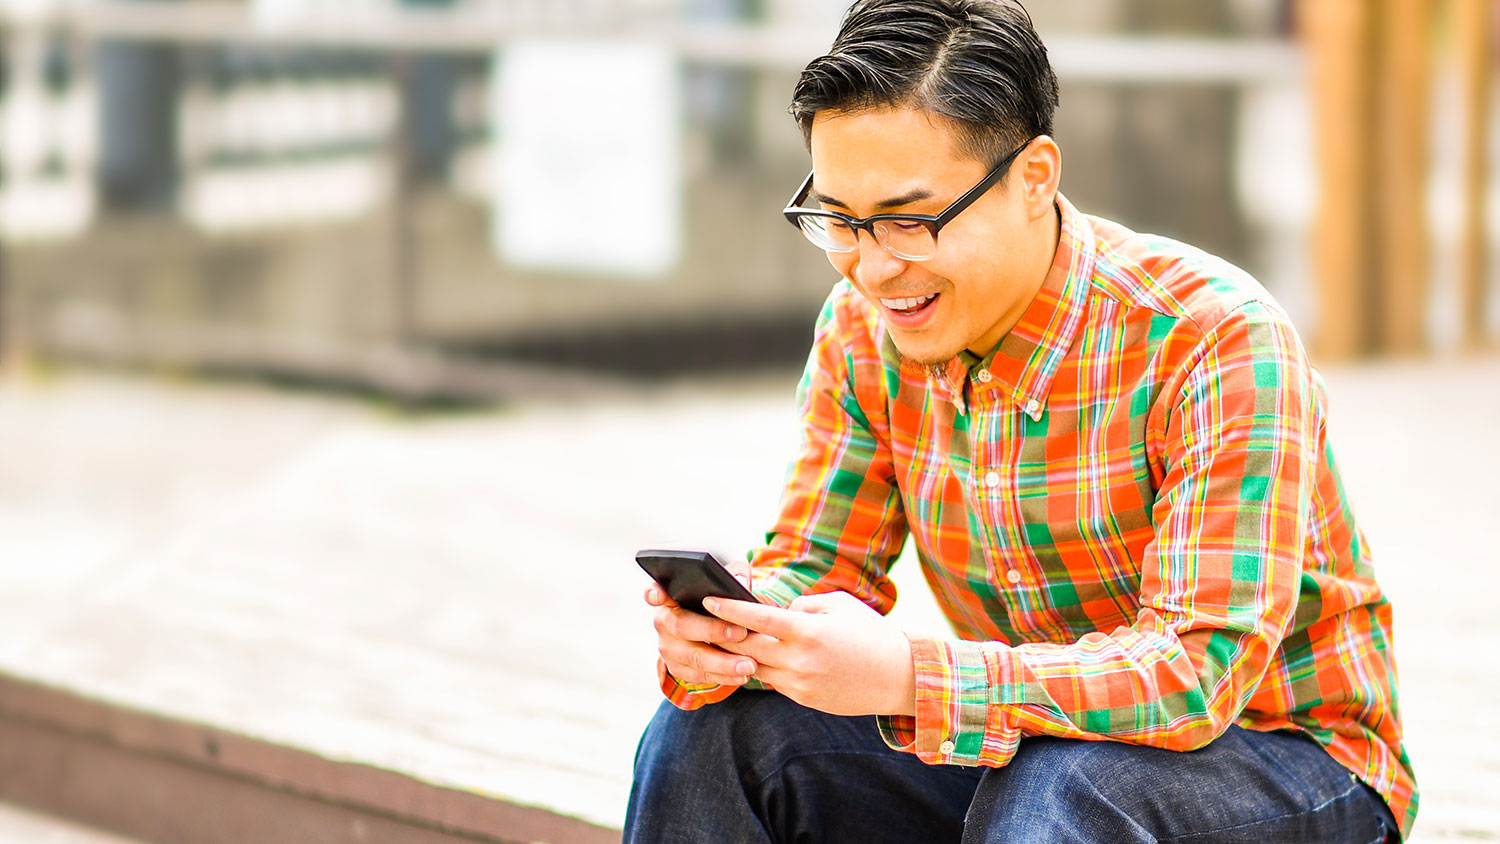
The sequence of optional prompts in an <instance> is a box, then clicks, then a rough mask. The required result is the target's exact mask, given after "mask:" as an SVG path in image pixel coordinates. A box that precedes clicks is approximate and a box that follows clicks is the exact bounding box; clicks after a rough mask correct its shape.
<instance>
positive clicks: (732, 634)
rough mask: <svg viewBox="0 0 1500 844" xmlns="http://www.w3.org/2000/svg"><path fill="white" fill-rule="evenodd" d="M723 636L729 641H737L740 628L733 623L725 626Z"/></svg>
mask: <svg viewBox="0 0 1500 844" xmlns="http://www.w3.org/2000/svg"><path fill="white" fill-rule="evenodd" d="M724 638H725V639H728V640H729V641H731V642H738V641H739V640H740V629H739V628H738V627H735V626H734V625H733V624H730V625H727V626H725V628H724Z"/></svg>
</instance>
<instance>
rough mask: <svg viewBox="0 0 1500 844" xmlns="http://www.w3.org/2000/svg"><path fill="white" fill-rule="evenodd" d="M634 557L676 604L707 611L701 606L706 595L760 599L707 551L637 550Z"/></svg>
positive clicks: (696, 610) (756, 601) (755, 600)
mask: <svg viewBox="0 0 1500 844" xmlns="http://www.w3.org/2000/svg"><path fill="white" fill-rule="evenodd" d="M635 561H636V562H637V563H639V564H640V566H641V568H643V569H645V570H646V574H649V575H651V579H652V580H655V581H656V582H657V583H658V584H659V585H660V586H661V588H662V591H664V592H666V593H667V596H668V597H670V598H671V599H672V600H674V601H676V602H677V605H678V606H680V607H682V608H683V609H686V610H692V611H693V612H695V613H700V614H702V615H708V614H709V613H708V612H707V611H705V610H704V609H703V599H704V598H709V597H713V598H729V599H731V600H735V601H750V602H752V603H759V602H760V601H759V599H758V598H756V597H755V596H754V595H753V594H751V593H750V590H749V589H746V588H745V584H743V583H740V582H739V580H737V579H735V576H734V575H732V574H730V573H729V569H726V568H724V564H723V563H721V562H719V561H718V560H717V559H715V558H714V555H713V554H710V553H708V552H707V551H666V550H660V549H657V550H647V551H637V552H636V555H635Z"/></svg>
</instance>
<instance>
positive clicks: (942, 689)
mask: <svg viewBox="0 0 1500 844" xmlns="http://www.w3.org/2000/svg"><path fill="white" fill-rule="evenodd" d="M986 647H989V648H1003V647H1004V646H1003V645H999V644H996V643H993V642H992V643H988V644H981V643H979V642H963V641H945V640H943V639H939V638H937V637H934V636H916V635H914V636H911V654H912V668H913V671H914V673H915V674H916V678H917V689H916V702H917V707H916V710H917V713H916V717H914V718H909V719H905V723H902V720H901V719H892V720H891V727H892V732H891V738H894V739H896V740H898V741H899V740H901V739H903V738H906V737H907V736H910V738H911V742H910V747H909V750H910V752H912V753H915V754H916V756H917V758H918V759H921V760H922V761H923V762H926V763H927V764H929V765H964V766H969V767H972V766H975V765H990V766H999V765H1004V764H1005V763H1006V762H1009V761H1010V759H1011V757H1012V756H1014V755H1015V752H1016V747H1017V745H1019V744H1020V741H1021V729H1020V728H1019V727H1017V726H1015V725H1014V724H1013V723H1012V721H1011V719H1010V718H1008V717H1007V715H1006V712H1005V709H1004V707H1001V706H996V705H992V704H991V703H990V701H991V698H992V695H993V692H994V685H995V684H994V682H993V681H992V680H991V679H990V672H989V666H988V661H987V660H986V658H985V648H986ZM902 727H905V728H906V730H905V731H903V730H902V729H901V728H902ZM884 735H885V733H884V731H882V736H884ZM888 742H889V739H888ZM892 746H896V745H892Z"/></svg>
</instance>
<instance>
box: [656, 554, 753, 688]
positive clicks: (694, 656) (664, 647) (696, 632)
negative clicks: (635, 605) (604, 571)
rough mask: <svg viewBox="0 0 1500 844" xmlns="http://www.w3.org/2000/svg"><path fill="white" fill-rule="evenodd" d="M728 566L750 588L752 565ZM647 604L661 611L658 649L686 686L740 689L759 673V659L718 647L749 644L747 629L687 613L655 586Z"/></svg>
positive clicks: (664, 661) (734, 564)
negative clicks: (753, 675)
mask: <svg viewBox="0 0 1500 844" xmlns="http://www.w3.org/2000/svg"><path fill="white" fill-rule="evenodd" d="M724 567H725V568H727V569H729V572H730V573H731V574H733V575H734V576H735V578H736V579H737V580H739V581H740V582H741V583H743V584H745V588H746V589H749V588H750V564H749V563H747V562H743V561H737V562H731V563H728V564H726V565H725V566H724ZM646 603H648V604H650V605H651V606H653V607H656V608H657V609H656V615H655V616H654V617H653V618H652V623H653V625H654V626H655V627H656V650H657V652H658V653H659V654H660V655H661V659H662V662H663V663H665V664H666V666H667V671H669V672H671V674H672V676H673V677H676V678H677V679H679V680H681V681H683V682H684V683H713V684H716V685H721V686H739V685H742V684H744V682H745V681H746V680H748V679H750V675H752V674H754V673H755V670H756V668H757V666H756V664H755V660H753V659H751V658H750V657H747V656H741V655H740V654H735V653H730V652H729V651H726V650H723V649H722V648H719V647H717V646H718V645H720V644H726V643H732V642H743V641H745V637H746V636H747V635H749V633H748V631H747V630H745V628H743V627H739V626H736V625H733V624H730V623H728V622H726V621H721V620H720V619H717V618H713V617H710V616H706V615H700V614H698V613H695V612H692V611H690V610H685V609H683V608H681V607H679V606H677V603H676V602H675V601H673V600H672V599H671V598H669V597H667V593H666V592H663V591H662V589H661V587H660V586H657V585H656V584H655V583H652V584H651V585H650V586H647V587H646Z"/></svg>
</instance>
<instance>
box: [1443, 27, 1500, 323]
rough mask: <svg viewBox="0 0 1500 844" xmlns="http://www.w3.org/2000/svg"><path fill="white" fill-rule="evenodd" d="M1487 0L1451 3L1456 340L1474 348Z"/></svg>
mask: <svg viewBox="0 0 1500 844" xmlns="http://www.w3.org/2000/svg"><path fill="white" fill-rule="evenodd" d="M1492 8H1493V6H1492V2H1491V0H1454V4H1453V12H1452V20H1453V39H1454V43H1455V51H1454V52H1455V56H1456V57H1457V60H1458V74H1459V81H1460V85H1461V86H1462V88H1463V113H1464V129H1463V132H1464V147H1463V149H1464V151H1463V162H1462V164H1461V167H1462V185H1463V200H1462V202H1463V230H1462V231H1461V232H1460V233H1459V246H1458V249H1459V257H1458V260H1459V269H1458V272H1459V288H1458V290H1459V293H1458V297H1459V298H1458V308H1459V311H1458V312H1459V319H1460V321H1461V324H1460V326H1459V330H1460V332H1461V342H1462V343H1463V345H1464V346H1466V347H1469V348H1473V347H1475V346H1478V345H1480V344H1481V343H1482V342H1483V340H1484V315H1485V313H1486V312H1487V307H1488V302H1487V301H1486V298H1487V297H1486V291H1487V288H1488V284H1487V282H1488V278H1487V274H1486V270H1487V266H1486V250H1485V236H1486V234H1487V232H1486V225H1485V190H1486V188H1487V187H1488V183H1489V168H1488V167H1487V166H1486V158H1487V155H1486V153H1487V152H1488V151H1489V132H1488V129H1489V94H1490V89H1489V81H1490V72H1491V67H1492V65H1493V62H1494V61H1495V57H1494V54H1493V52H1492V51H1493V49H1494V44H1495V30H1494V27H1495V19H1494V17H1493V16H1492Z"/></svg>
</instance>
